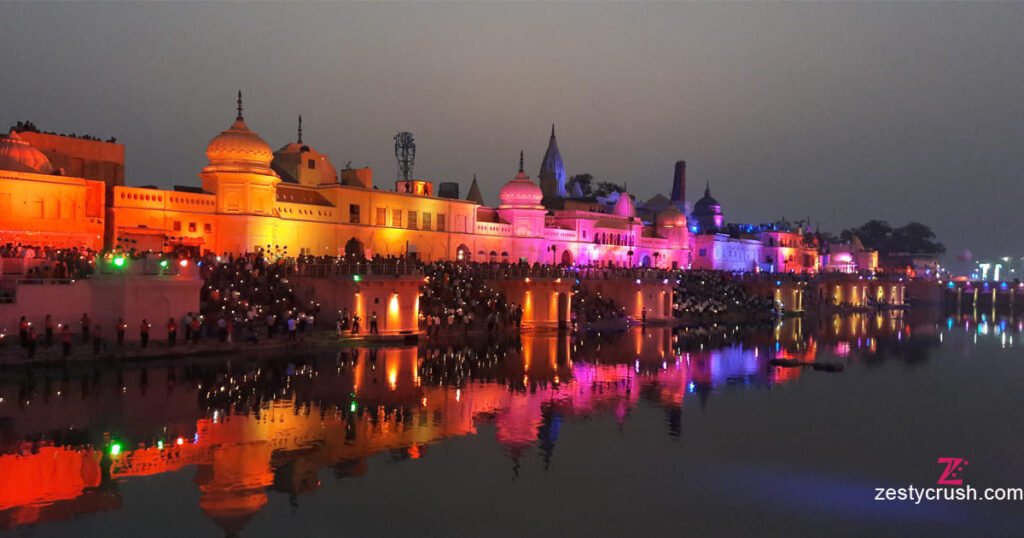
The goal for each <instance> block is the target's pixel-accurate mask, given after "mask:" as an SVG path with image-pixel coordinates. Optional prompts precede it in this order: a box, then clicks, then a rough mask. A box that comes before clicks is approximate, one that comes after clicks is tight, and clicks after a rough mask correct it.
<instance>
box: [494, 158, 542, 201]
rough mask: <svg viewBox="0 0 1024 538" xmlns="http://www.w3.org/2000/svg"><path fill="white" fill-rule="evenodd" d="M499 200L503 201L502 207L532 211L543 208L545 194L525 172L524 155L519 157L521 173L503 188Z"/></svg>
mask: <svg viewBox="0 0 1024 538" xmlns="http://www.w3.org/2000/svg"><path fill="white" fill-rule="evenodd" d="M499 198H500V199H501V205H502V207H525V208H531V209H540V208H542V207H543V206H542V205H541V204H540V201H541V199H542V198H544V193H542V192H541V190H540V187H538V186H537V185H536V184H535V183H534V182H532V181H530V176H527V175H526V172H523V156H522V154H520V155H519V173H518V174H516V177H514V178H512V180H511V181H509V182H508V183H506V184H505V186H504V187H502V188H501V193H500V194H499Z"/></svg>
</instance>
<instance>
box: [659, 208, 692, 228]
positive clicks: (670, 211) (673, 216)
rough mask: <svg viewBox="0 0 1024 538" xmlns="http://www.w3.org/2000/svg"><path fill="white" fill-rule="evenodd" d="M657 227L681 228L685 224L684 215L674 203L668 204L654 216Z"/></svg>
mask: <svg viewBox="0 0 1024 538" xmlns="http://www.w3.org/2000/svg"><path fill="white" fill-rule="evenodd" d="M655 222H656V224H657V226H658V228H681V227H684V226H686V217H685V216H683V213H682V212H681V211H679V208H677V207H676V206H674V205H669V206H668V207H666V208H665V209H663V210H661V211H659V212H658V215H657V217H655Z"/></svg>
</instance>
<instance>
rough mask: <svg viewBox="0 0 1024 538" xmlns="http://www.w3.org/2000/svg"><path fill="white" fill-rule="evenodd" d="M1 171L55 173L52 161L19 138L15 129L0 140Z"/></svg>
mask: <svg viewBox="0 0 1024 538" xmlns="http://www.w3.org/2000/svg"><path fill="white" fill-rule="evenodd" d="M0 170H10V171H12V172H29V173H32V174H52V173H54V168H53V165H52V164H51V163H50V159H48V158H47V157H46V155H44V154H43V152H41V151H39V150H38V149H36V148H34V147H32V145H31V144H29V143H28V142H26V141H25V139H23V138H21V137H20V136H18V133H17V132H15V131H14V129H11V132H10V133H8V134H7V136H5V137H3V138H0Z"/></svg>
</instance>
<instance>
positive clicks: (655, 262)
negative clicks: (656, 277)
mask: <svg viewBox="0 0 1024 538" xmlns="http://www.w3.org/2000/svg"><path fill="white" fill-rule="evenodd" d="M660 257H661V253H660V252H655V253H654V267H656V268H657V267H659V266H658V258H660Z"/></svg>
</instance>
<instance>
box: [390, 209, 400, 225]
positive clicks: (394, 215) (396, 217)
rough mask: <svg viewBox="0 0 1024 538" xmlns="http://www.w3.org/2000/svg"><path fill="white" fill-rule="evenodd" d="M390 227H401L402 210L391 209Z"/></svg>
mask: <svg viewBox="0 0 1024 538" xmlns="http://www.w3.org/2000/svg"><path fill="white" fill-rule="evenodd" d="M391 225H392V226H394V227H395V228H401V227H402V210H401V209H392V210H391Z"/></svg>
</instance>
